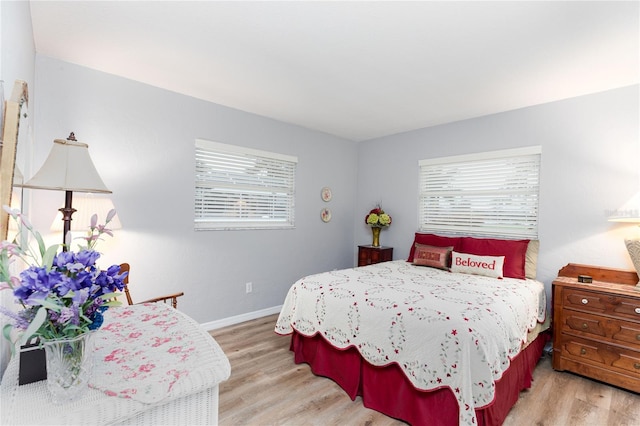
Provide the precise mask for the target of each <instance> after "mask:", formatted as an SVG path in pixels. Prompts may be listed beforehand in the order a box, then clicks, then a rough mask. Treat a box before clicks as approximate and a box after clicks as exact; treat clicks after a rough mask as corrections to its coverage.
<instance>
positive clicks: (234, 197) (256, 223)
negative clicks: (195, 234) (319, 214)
mask: <svg viewBox="0 0 640 426" xmlns="http://www.w3.org/2000/svg"><path fill="white" fill-rule="evenodd" d="M195 159H196V168H195V229H197V230H205V229H264V228H293V227H294V224H295V220H294V219H295V214H294V213H295V172H296V165H297V162H298V159H297V157H293V156H289V155H283V154H276V153H271V152H266V151H260V150H255V149H250V148H244V147H239V146H235V145H227V144H222V143H218V142H212V141H206V140H202V139H196V142H195Z"/></svg>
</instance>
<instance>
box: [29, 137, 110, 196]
mask: <svg viewBox="0 0 640 426" xmlns="http://www.w3.org/2000/svg"><path fill="white" fill-rule="evenodd" d="M22 186H23V187H24V188H36V189H54V190H60V191H74V192H94V193H111V191H110V190H109V189H108V188H107V187H106V185H105V184H104V182H103V181H102V179H101V178H100V175H99V174H98V171H97V170H96V168H95V166H94V165H93V161H91V157H90V156H89V145H87V144H85V143H81V142H78V141H76V140H75V136H74V135H73V133H71V135H70V136H69V139H66V140H65V139H55V140H54V141H53V147H52V148H51V152H49V156H48V157H47V160H46V161H45V162H44V164H43V165H42V167H41V168H40V170H38V172H37V173H36V174H35V175H34V176H33V177H32V178H31V179H29V180H28V181H27V182H26V183H24V184H23V185H22Z"/></svg>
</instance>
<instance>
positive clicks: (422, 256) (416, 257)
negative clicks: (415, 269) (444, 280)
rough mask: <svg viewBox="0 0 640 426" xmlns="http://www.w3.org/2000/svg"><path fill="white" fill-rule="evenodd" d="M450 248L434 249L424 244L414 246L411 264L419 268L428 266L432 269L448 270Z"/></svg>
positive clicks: (434, 247) (451, 248)
mask: <svg viewBox="0 0 640 426" xmlns="http://www.w3.org/2000/svg"><path fill="white" fill-rule="evenodd" d="M452 251H453V246H451V247H436V246H430V245H425V244H418V243H416V245H415V251H414V253H413V264H414V265H419V266H430V267H432V268H438V269H444V270H445V271H448V270H449V265H451V252H452Z"/></svg>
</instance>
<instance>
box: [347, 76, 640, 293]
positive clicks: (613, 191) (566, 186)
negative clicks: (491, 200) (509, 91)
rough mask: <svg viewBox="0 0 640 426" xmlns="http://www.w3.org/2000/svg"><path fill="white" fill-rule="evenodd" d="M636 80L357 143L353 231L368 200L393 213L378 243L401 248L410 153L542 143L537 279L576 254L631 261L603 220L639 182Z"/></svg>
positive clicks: (591, 259)
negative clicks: (528, 106)
mask: <svg viewBox="0 0 640 426" xmlns="http://www.w3.org/2000/svg"><path fill="white" fill-rule="evenodd" d="M638 94H639V87H638V86H631V87H626V88H621V89H616V90H610V91H607V92H603V93H598V94H593V95H589V96H582V97H578V98H572V99H567V100H563V101H559V102H553V103H549V104H544V105H538V106H534V107H530V108H523V109H518V110H514V111H508V112H505V113H501V114H495V115H491V116H486V117H480V118H476V119H472V120H465V121H460V122H456V123H451V124H447V125H442V126H437V127H432V128H427V129H421V130H416V131H413V132H407V133H403V134H398V135H393V136H389V137H385V138H380V139H376V140H371V141H367V142H363V143H360V144H359V146H358V198H357V203H356V212H357V213H358V214H359V216H358V219H361V220H357V221H356V224H355V232H356V241H357V242H359V243H360V244H362V243H365V244H369V243H370V241H371V232H370V230H369V229H368V228H367V226H366V225H364V222H363V221H364V215H365V213H366V212H367V211H368V210H369V209H370V208H371V206H372V205H373V204H374V203H375V202H377V201H382V204H383V208H384V209H385V210H386V211H387V212H388V213H389V214H391V216H392V217H393V224H392V226H391V227H390V228H389V229H386V230H384V231H383V232H382V236H381V244H383V245H390V246H393V247H394V258H395V259H402V258H405V259H406V258H407V256H408V254H409V249H410V247H411V244H412V241H413V235H414V233H415V231H416V230H417V226H418V218H417V214H418V213H417V211H418V204H417V196H418V160H421V159H425V158H437V157H443V156H449V155H458V154H468V153H473V152H481V151H493V150H500V149H508V148H517V147H525V146H533V145H540V146H542V164H541V189H540V217H539V218H540V224H539V236H540V251H541V253H540V258H539V263H538V279H540V280H541V281H543V282H544V283H545V285H546V287H547V290H548V292H549V291H550V288H551V281H553V278H554V277H555V276H556V274H557V272H558V270H559V269H560V268H561V267H562V266H564V265H566V264H567V263H570V262H571V263H584V264H591V265H602V266H610V267H618V268H628V269H631V270H633V264H632V263H631V260H630V258H629V255H628V254H627V251H626V248H625V247H624V242H623V240H624V238H625V236H632V235H638V234H640V228H639V227H638V226H633V225H623V224H616V223H612V222H608V221H607V218H606V212H607V211H611V210H615V209H616V208H618V207H620V206H621V205H622V204H623V203H624V202H625V201H626V200H627V199H629V198H630V197H631V196H632V195H633V194H634V193H635V192H636V191H638V190H640V175H639V169H640V136H639V134H638V129H639V127H640V124H639V120H638V117H639V110H638V98H639V97H638Z"/></svg>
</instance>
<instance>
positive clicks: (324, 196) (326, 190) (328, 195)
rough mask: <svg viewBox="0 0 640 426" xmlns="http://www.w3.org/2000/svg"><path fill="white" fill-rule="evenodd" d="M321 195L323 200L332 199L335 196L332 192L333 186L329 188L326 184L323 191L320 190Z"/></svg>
mask: <svg viewBox="0 0 640 426" xmlns="http://www.w3.org/2000/svg"><path fill="white" fill-rule="evenodd" d="M320 196H321V197H322V200H323V201H325V202H328V201H331V197H332V196H333V195H332V194H331V188H329V187H328V186H325V187H324V188H322V191H320Z"/></svg>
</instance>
